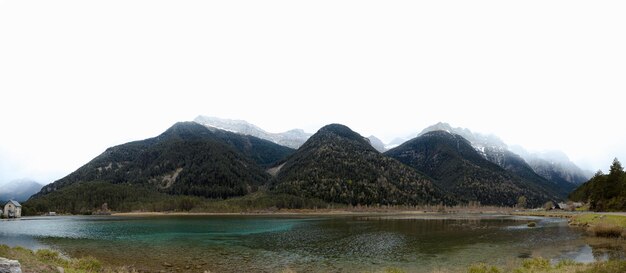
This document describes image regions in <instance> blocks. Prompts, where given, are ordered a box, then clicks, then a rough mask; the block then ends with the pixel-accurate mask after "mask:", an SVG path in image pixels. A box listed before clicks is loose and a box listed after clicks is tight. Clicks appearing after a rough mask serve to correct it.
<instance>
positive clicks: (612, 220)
mask: <svg viewBox="0 0 626 273" xmlns="http://www.w3.org/2000/svg"><path fill="white" fill-rule="evenodd" d="M572 223H575V224H577V225H581V226H594V225H598V224H612V225H615V226H618V227H621V228H626V216H622V215H613V214H595V213H586V214H580V215H575V216H573V217H572Z"/></svg>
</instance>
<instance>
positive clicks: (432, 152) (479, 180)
mask: <svg viewBox="0 0 626 273" xmlns="http://www.w3.org/2000/svg"><path fill="white" fill-rule="evenodd" d="M385 155H387V156H390V157H392V158H395V159H397V160H399V161H400V162H402V163H404V164H406V165H408V166H411V167H413V168H415V169H416V170H418V171H421V172H423V173H425V174H426V175H428V176H430V177H432V178H434V179H435V181H436V183H437V185H439V186H440V187H441V188H443V189H445V190H448V191H450V192H451V193H453V194H454V195H456V196H458V197H460V198H463V199H465V200H468V201H480V203H481V204H484V205H502V206H511V205H515V204H516V203H517V200H518V198H519V197H521V196H525V197H526V198H527V200H528V203H529V204H531V205H534V206H537V205H541V204H543V203H544V202H546V201H549V200H559V199H561V198H560V197H561V196H560V195H559V193H556V192H555V191H554V190H553V189H549V188H546V187H545V185H544V184H541V183H535V181H533V180H531V181H528V180H525V179H523V178H520V177H519V176H517V175H515V174H514V173H512V172H509V171H507V170H505V169H503V168H502V167H500V166H498V165H497V164H495V163H493V162H490V161H489V160H487V159H485V158H484V156H483V155H482V154H480V153H479V152H478V151H477V150H476V149H475V147H473V146H472V143H471V142H470V141H468V140H467V139H465V138H464V137H462V136H461V135H458V134H452V133H451V132H450V131H448V130H446V131H429V132H425V133H422V134H420V136H419V137H416V138H414V139H412V140H409V141H408V142H405V143H404V144H402V145H400V146H398V147H396V148H394V149H391V150H389V151H387V152H386V153H385Z"/></svg>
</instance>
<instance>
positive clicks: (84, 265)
mask: <svg viewBox="0 0 626 273" xmlns="http://www.w3.org/2000/svg"><path fill="white" fill-rule="evenodd" d="M0 257H5V258H9V259H13V260H18V261H19V262H20V263H21V266H22V271H23V272H28V273H58V272H67V273H135V272H138V270H136V269H135V268H133V267H129V266H122V267H116V266H111V265H108V264H105V263H103V262H101V261H99V260H98V259H96V258H93V257H90V256H85V257H80V258H66V257H64V256H62V255H61V254H60V253H58V252H56V251H53V250H49V249H40V250H37V251H32V250H30V249H26V248H23V247H13V248H11V247H9V246H6V245H0ZM167 265H169V264H166V266H167ZM173 269H175V268H171V269H170V270H169V271H172V270H173ZM162 272H164V271H162ZM204 272H210V271H204ZM282 272H294V273H295V272H297V271H294V270H292V269H285V270H283V271H282ZM382 272H385V273H387V272H389V273H391V272H393V273H404V272H406V271H405V270H403V269H400V268H387V269H385V270H383V271H382ZM435 272H437V273H443V272H445V273H452V272H467V273H575V272H576V273H617V272H626V261H618V260H610V261H606V262H595V263H591V264H582V263H576V262H574V261H570V260H563V261H560V262H558V263H552V262H550V260H547V259H544V258H531V259H525V260H522V261H520V262H519V263H516V264H515V265H512V266H508V267H498V266H495V265H488V264H484V263H478V264H473V265H470V266H468V267H467V268H466V269H456V270H447V269H439V270H435V271H433V273H435Z"/></svg>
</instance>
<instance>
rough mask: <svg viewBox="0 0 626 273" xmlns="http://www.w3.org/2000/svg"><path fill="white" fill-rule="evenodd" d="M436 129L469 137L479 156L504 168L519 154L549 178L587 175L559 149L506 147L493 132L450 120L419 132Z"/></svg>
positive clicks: (569, 180) (568, 179)
mask: <svg viewBox="0 0 626 273" xmlns="http://www.w3.org/2000/svg"><path fill="white" fill-rule="evenodd" d="M438 130H443V131H447V132H450V133H454V134H457V135H460V136H462V137H463V138H465V139H467V140H469V141H470V142H471V143H472V146H473V147H474V149H476V151H478V152H479V153H480V154H481V155H482V156H483V157H485V158H486V159H487V160H489V161H491V162H493V163H496V164H498V165H499V166H500V167H503V168H505V169H507V167H508V168H510V167H511V166H508V165H509V164H510V162H512V161H520V158H521V160H523V161H526V163H527V164H528V166H530V168H531V169H532V170H533V171H534V172H536V173H537V174H539V175H540V176H542V177H543V178H545V179H547V180H550V181H559V182H567V183H572V184H580V183H582V182H584V181H587V179H588V178H589V177H588V176H587V175H586V173H585V172H584V171H582V170H581V169H580V168H579V167H578V166H576V165H575V164H574V163H572V162H571V161H570V160H569V158H568V157H567V155H565V154H564V153H563V152H555V151H552V152H546V153H535V154H530V153H528V152H527V151H526V150H524V149H523V148H521V147H519V146H514V147H509V146H508V145H507V144H506V143H504V142H503V141H502V140H501V139H500V138H498V137H497V136H495V135H485V134H480V133H473V132H472V131H470V130H469V129H467V128H460V127H457V128H453V127H452V126H450V124H448V123H442V122H439V123H437V124H435V125H432V126H429V127H427V128H426V129H424V130H423V131H422V132H421V133H420V134H419V135H423V134H425V133H427V132H431V131H438Z"/></svg>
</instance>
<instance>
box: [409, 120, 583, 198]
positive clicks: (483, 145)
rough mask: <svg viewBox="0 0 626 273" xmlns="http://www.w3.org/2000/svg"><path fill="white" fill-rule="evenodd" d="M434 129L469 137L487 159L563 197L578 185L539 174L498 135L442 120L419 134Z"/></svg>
mask: <svg viewBox="0 0 626 273" xmlns="http://www.w3.org/2000/svg"><path fill="white" fill-rule="evenodd" d="M432 131H446V132H449V133H453V134H457V135H460V136H462V137H463V138H465V139H467V140H468V141H469V142H470V143H471V145H472V147H473V148H474V149H475V150H476V151H477V152H478V153H479V154H481V155H482V156H483V157H484V158H485V159H487V160H489V161H491V162H492V163H495V164H497V165H498V166H500V167H502V168H504V169H505V170H507V171H510V172H512V173H514V174H516V175H517V176H519V177H520V178H522V179H523V180H527V181H530V182H531V183H534V184H539V185H542V186H543V187H546V188H549V189H550V190H552V191H554V192H557V193H558V194H559V196H561V197H565V196H567V194H568V193H569V192H571V191H572V190H573V189H574V188H575V187H576V184H574V183H570V182H569V181H568V180H567V179H564V178H563V177H562V176H561V175H554V176H548V175H546V176H542V175H540V174H538V173H537V172H536V171H535V169H534V168H533V167H531V165H529V164H528V162H526V160H524V158H522V157H521V156H519V155H518V154H516V153H514V152H512V151H511V150H509V147H508V146H507V145H506V144H505V143H504V142H503V141H502V140H501V139H500V138H498V137H497V136H494V135H483V134H478V133H473V132H472V131H470V130H469V129H466V128H459V127H457V128H453V127H452V126H450V124H447V123H442V122H440V123H437V124H435V125H432V126H430V127H427V128H425V129H424V130H423V131H422V132H421V133H420V134H419V135H423V134H425V133H428V132H432ZM542 168H543V166H539V167H537V169H542ZM544 174H545V173H544Z"/></svg>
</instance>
